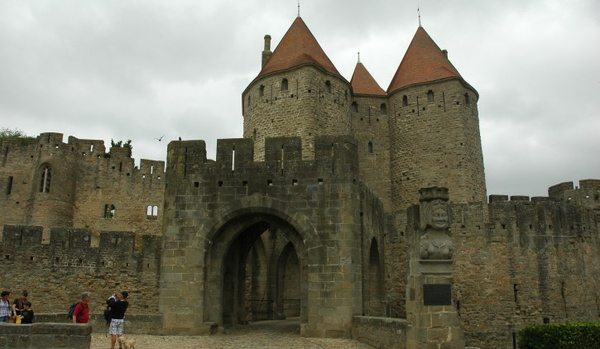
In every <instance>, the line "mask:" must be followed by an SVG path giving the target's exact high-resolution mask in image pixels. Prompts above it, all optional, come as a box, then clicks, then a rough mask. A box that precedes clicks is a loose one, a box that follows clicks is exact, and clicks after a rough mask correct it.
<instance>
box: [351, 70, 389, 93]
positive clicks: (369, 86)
mask: <svg viewBox="0 0 600 349" xmlns="http://www.w3.org/2000/svg"><path fill="white" fill-rule="evenodd" d="M350 85H352V90H353V91H354V93H355V94H363V95H376V96H385V91H384V90H383V89H382V88H381V86H379V84H378V83H377V81H375V79H374V78H373V76H371V73H369V71H368V70H367V68H365V66H364V65H363V64H362V63H360V62H359V63H356V67H355V68H354V73H353V74H352V79H351V80H350Z"/></svg>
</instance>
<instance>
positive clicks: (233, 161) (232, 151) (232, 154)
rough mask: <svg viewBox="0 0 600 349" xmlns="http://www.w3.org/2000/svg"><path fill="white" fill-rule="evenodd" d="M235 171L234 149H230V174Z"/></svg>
mask: <svg viewBox="0 0 600 349" xmlns="http://www.w3.org/2000/svg"><path fill="white" fill-rule="evenodd" d="M233 171H235V147H233V149H231V172H233Z"/></svg>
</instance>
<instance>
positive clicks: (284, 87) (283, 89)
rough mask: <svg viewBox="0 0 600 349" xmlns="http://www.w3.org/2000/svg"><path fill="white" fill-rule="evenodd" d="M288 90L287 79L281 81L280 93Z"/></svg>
mask: <svg viewBox="0 0 600 349" xmlns="http://www.w3.org/2000/svg"><path fill="white" fill-rule="evenodd" d="M287 90H288V79H283V80H281V91H287Z"/></svg>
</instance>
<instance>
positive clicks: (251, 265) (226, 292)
mask: <svg viewBox="0 0 600 349" xmlns="http://www.w3.org/2000/svg"><path fill="white" fill-rule="evenodd" d="M305 263H306V247H305V244H304V241H303V239H302V236H301V234H300V233H299V232H298V231H297V230H296V228H294V227H293V226H292V224H291V223H290V222H287V221H286V220H284V219H283V218H281V217H279V216H277V215H274V214H272V213H261V212H252V213H249V212H246V213H241V214H238V215H236V216H233V217H230V218H229V219H228V220H227V221H226V222H225V223H224V224H223V226H222V227H221V228H220V229H218V231H217V232H216V233H215V234H214V236H213V238H212V239H211V244H210V247H209V248H208V251H207V254H206V279H205V289H206V292H205V299H204V301H205V305H206V307H205V313H204V319H205V321H209V322H216V323H218V324H219V325H220V326H228V325H236V324H242V323H246V322H247V321H253V320H267V319H282V318H285V316H286V315H289V316H291V315H295V316H300V321H301V322H306V318H307V315H306V311H305V310H304V309H302V306H301V304H305V303H306V302H305V300H306V297H307V292H306V290H307V287H306V285H307V278H306V268H305V267H304V266H305ZM292 303H293V304H292ZM294 305H295V306H294ZM294 309H295V310H294Z"/></svg>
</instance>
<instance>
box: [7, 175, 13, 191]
mask: <svg viewBox="0 0 600 349" xmlns="http://www.w3.org/2000/svg"><path fill="white" fill-rule="evenodd" d="M12 183H13V176H8V180H7V181H6V195H10V193H11V192H12Z"/></svg>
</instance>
